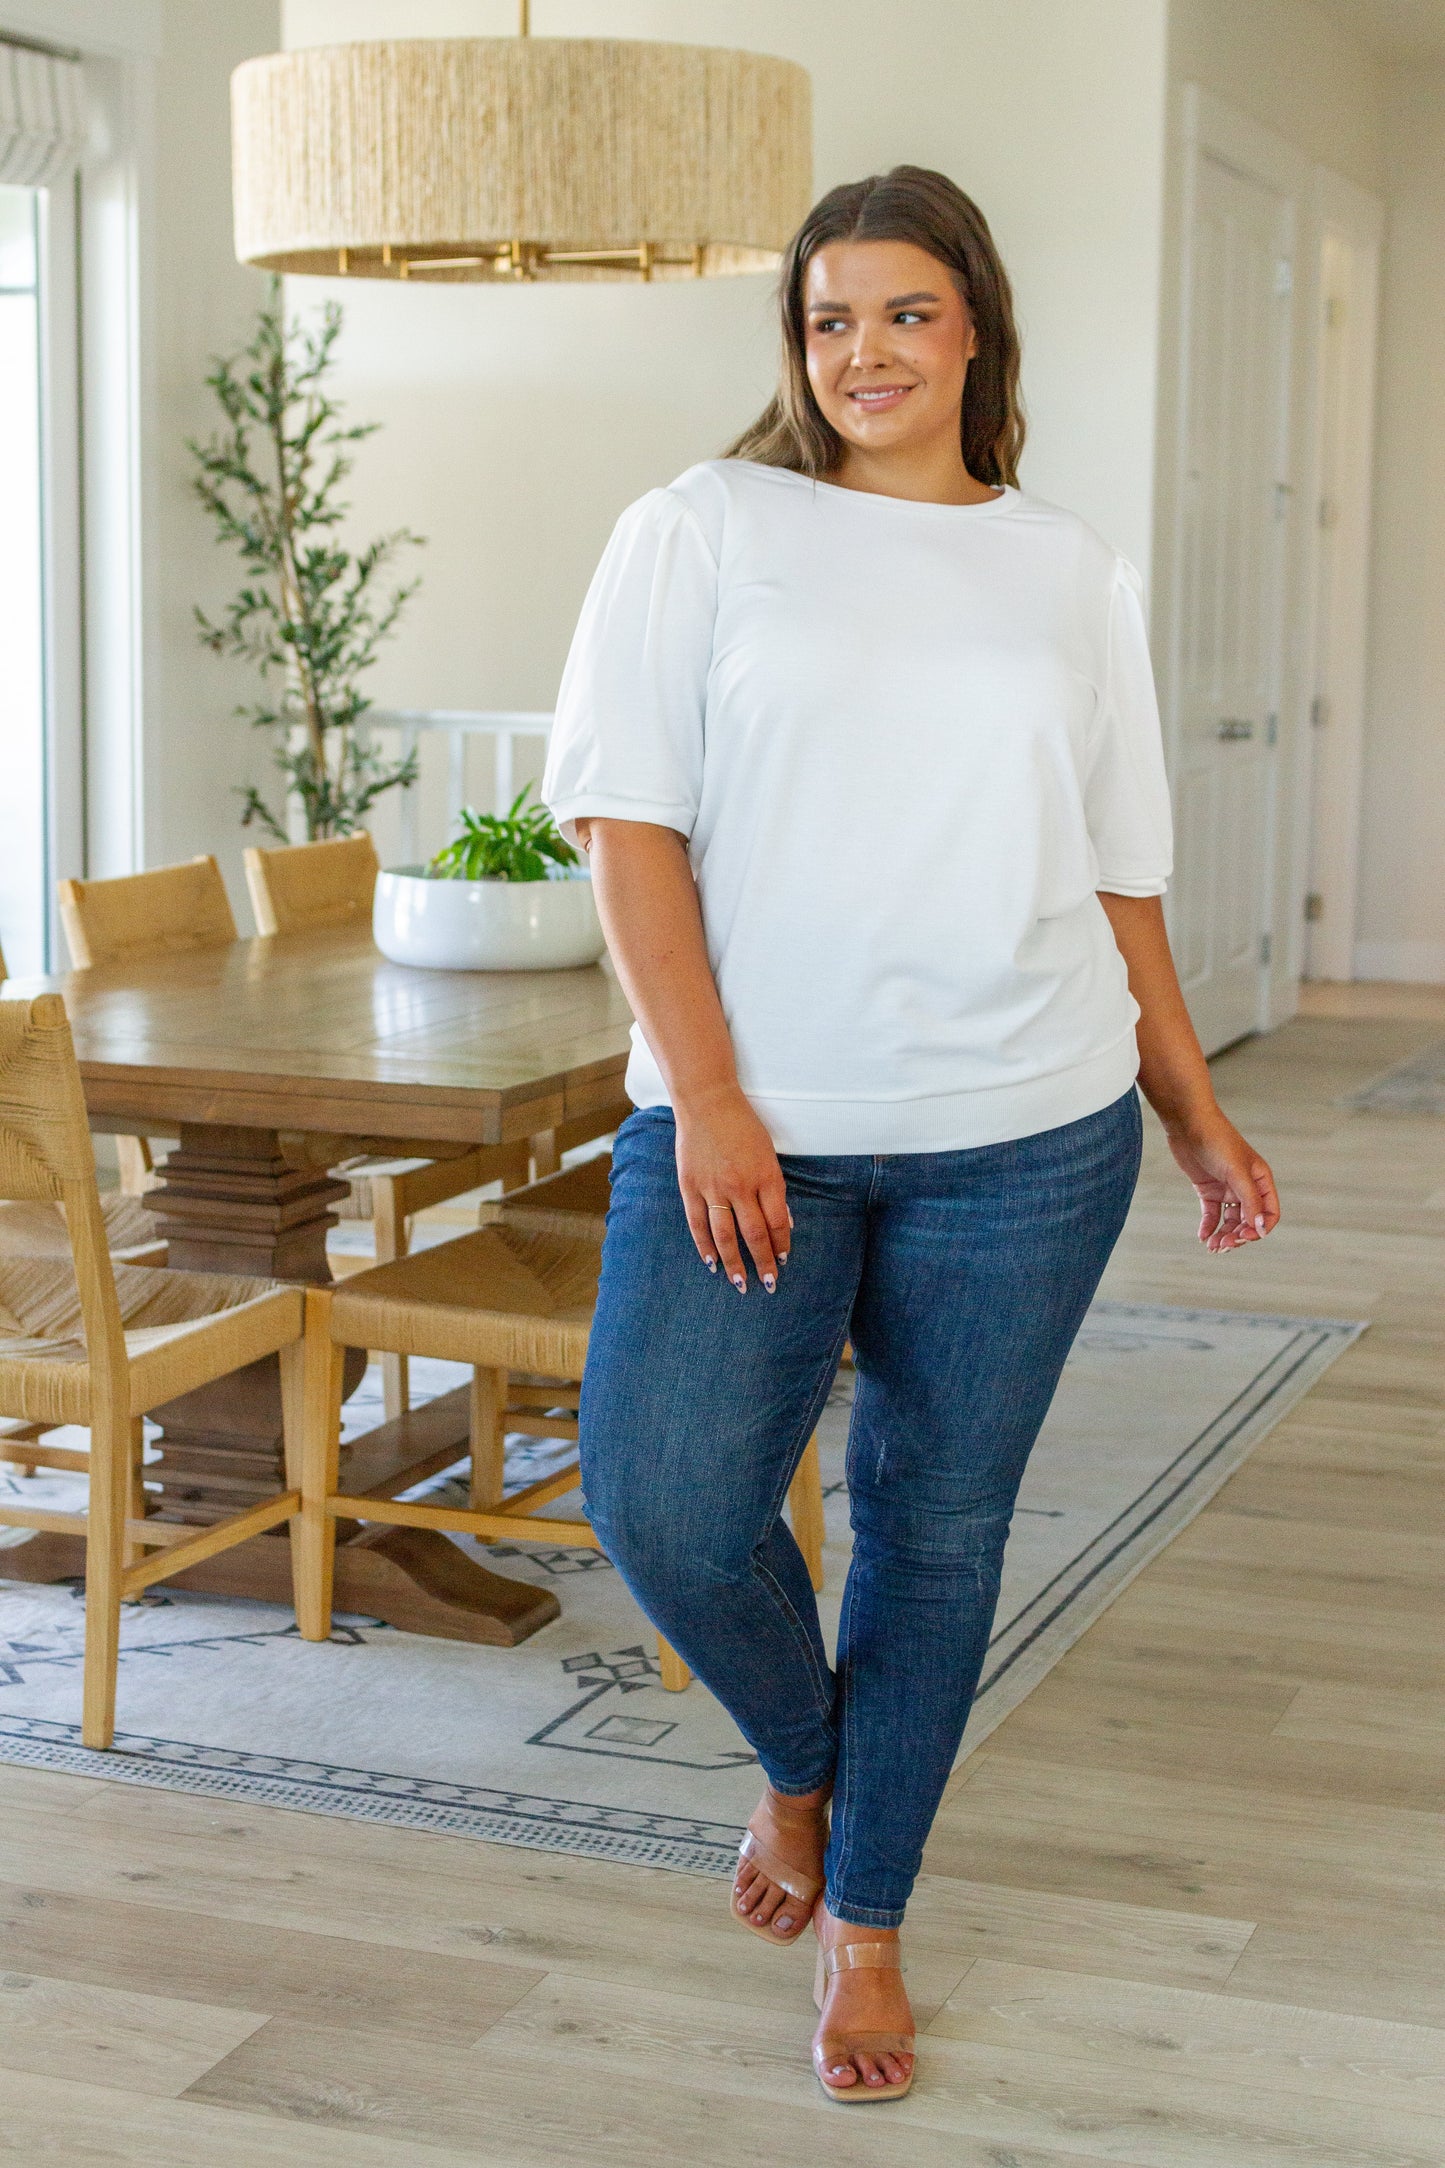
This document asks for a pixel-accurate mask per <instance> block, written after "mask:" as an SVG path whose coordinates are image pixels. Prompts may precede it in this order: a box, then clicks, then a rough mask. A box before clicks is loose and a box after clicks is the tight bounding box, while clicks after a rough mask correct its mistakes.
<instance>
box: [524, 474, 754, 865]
mask: <svg viewBox="0 0 1445 2168" xmlns="http://www.w3.org/2000/svg"><path fill="white" fill-rule="evenodd" d="M717 585H718V570H717V563H716V560H715V558H714V556H713V553H712V550H711V549H710V547H709V545H708V541H707V537H706V536H705V534H704V532H703V530H702V527H701V526H700V525H699V523H698V520H697V518H696V515H695V514H694V513H693V512H692V510H691V509H690V507H689V506H688V505H687V504H685V503H684V502H683V500H682V499H681V498H680V497H679V496H678V495H677V494H676V493H675V492H674V491H672V490H667V489H655V490H652V491H650V492H649V494H648V495H647V496H645V497H642V498H639V500H638V501H637V503H636V504H634V505H631V506H629V508H628V509H627V511H625V512H624V513H623V515H622V517H621V519H620V520H619V521H618V522H617V525H616V527H615V529H614V530H613V533H612V538H611V540H610V541H609V543H608V545H607V548H606V550H605V551H604V552H603V555H602V561H601V563H600V564H599V565H598V567H597V571H596V573H595V575H594V577H593V580H592V585H591V587H590V588H589V589H588V592H587V599H586V601H585V602H584V604H583V606H582V615H581V617H580V619H579V620H578V624H577V630H576V633H575V634H574V636H573V640H572V647H571V652H570V653H569V655H568V657H567V665H566V668H565V670H564V672H563V675H562V684H561V689H560V691H559V693H558V696H557V714H556V720H555V722H554V724H553V729H552V738H551V744H550V746H549V749H548V757H547V768H546V774H545V776H544V778H543V782H542V797H543V799H544V800H545V802H546V804H547V806H548V807H549V809H550V811H551V813H552V817H553V819H554V820H555V821H556V822H557V824H558V826H559V827H560V828H561V830H562V832H563V834H564V835H566V836H567V837H568V838H569V839H570V840H573V841H575V840H576V828H575V823H576V822H577V821H578V820H579V819H584V818H588V817H592V816H597V817H601V818H607V817H609V816H610V817H611V818H612V819H614V820H629V821H654V822H656V823H657V824H658V825H659V826H661V827H665V828H675V829H677V830H678V831H679V832H680V833H681V834H682V835H684V836H690V835H691V833H692V828H693V824H694V822H695V820H696V818H697V810H698V804H699V800H700V796H701V791H702V763H703V721H704V712H705V708H706V700H707V680H708V671H709V668H710V665H711V661H712V645H713V627H714V623H715V620H716V616H717Z"/></svg>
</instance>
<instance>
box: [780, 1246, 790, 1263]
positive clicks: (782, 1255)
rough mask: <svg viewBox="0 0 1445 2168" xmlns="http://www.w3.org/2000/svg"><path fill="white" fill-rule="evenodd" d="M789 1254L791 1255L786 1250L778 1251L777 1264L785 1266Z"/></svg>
mask: <svg viewBox="0 0 1445 2168" xmlns="http://www.w3.org/2000/svg"><path fill="white" fill-rule="evenodd" d="M790 1254H791V1252H790V1251H788V1250H780V1251H779V1252H778V1263H779V1264H780V1265H785V1264H786V1263H787V1262H788V1258H789V1256H790Z"/></svg>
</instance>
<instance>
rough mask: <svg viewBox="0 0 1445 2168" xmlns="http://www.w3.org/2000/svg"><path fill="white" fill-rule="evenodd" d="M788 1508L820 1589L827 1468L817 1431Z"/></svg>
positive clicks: (792, 1487)
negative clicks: (820, 1458) (820, 1455)
mask: <svg viewBox="0 0 1445 2168" xmlns="http://www.w3.org/2000/svg"><path fill="white" fill-rule="evenodd" d="M788 1512H789V1516H790V1518H791V1520H792V1523H793V1539H794V1541H795V1542H796V1544H797V1546H798V1549H799V1550H800V1551H801V1552H802V1554H803V1560H804V1563H805V1564H806V1566H807V1568H808V1579H809V1580H810V1581H811V1582H812V1584H813V1588H814V1590H815V1592H816V1591H817V1590H818V1589H820V1588H821V1587H822V1586H823V1471H822V1469H821V1468H820V1467H819V1465H818V1435H817V1432H816V1431H815V1432H814V1433H813V1435H812V1437H811V1438H810V1439H809V1440H808V1442H807V1444H806V1445H805V1446H804V1448H803V1457H802V1459H801V1460H800V1461H799V1462H798V1467H797V1472H796V1474H795V1475H794V1477H793V1480H792V1482H791V1483H790V1484H789V1486H788Z"/></svg>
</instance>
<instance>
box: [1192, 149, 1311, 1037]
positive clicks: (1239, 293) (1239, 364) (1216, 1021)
mask: <svg viewBox="0 0 1445 2168" xmlns="http://www.w3.org/2000/svg"><path fill="white" fill-rule="evenodd" d="M1194 182H1195V185H1194V189H1193V206H1192V213H1191V216H1190V220H1189V226H1190V230H1189V232H1188V234H1187V236H1186V243H1187V266H1188V269H1187V276H1186V289H1185V310H1186V314H1185V339H1184V364H1185V365H1184V384H1183V393H1184V410H1183V415H1182V429H1183V445H1184V461H1183V470H1184V471H1183V475H1182V478H1181V479H1182V494H1181V503H1180V510H1179V517H1180V537H1179V540H1180V553H1179V570H1178V579H1179V590H1178V644H1177V650H1176V653H1177V665H1176V669H1177V682H1176V715H1177V737H1176V743H1175V809H1176V820H1177V830H1178V840H1177V861H1176V872H1175V880H1174V890H1173V899H1174V900H1173V910H1172V933H1173V940H1174V947H1175V954H1176V957H1177V960H1178V964H1179V973H1180V978H1181V980H1182V982H1183V985H1184V990H1185V993H1186V995H1187V997H1188V1001H1189V1006H1190V1010H1191V1013H1192V1014H1193V1017H1194V1021H1195V1025H1196V1027H1197V1029H1198V1031H1199V1035H1200V1038H1201V1039H1202V1040H1203V1042H1204V1046H1205V1050H1206V1052H1213V1051H1214V1050H1215V1049H1216V1048H1218V1047H1221V1046H1225V1045H1228V1043H1229V1042H1230V1041H1231V1040H1233V1039H1238V1038H1241V1037H1243V1036H1244V1035H1245V1034H1246V1033H1248V1032H1251V1031H1255V1030H1257V1029H1258V1028H1259V1027H1260V1025H1261V1023H1262V1022H1263V1021H1264V1012H1265V1002H1266V998H1267V976H1266V974H1267V966H1268V962H1269V938H1268V925H1269V912H1270V896H1271V880H1272V857H1273V844H1274V825H1275V824H1274V789H1275V779H1274V769H1275V761H1274V748H1275V744H1276V740H1277V737H1278V728H1279V708H1280V686H1281V674H1282V661H1283V648H1284V638H1283V635H1284V612H1285V542H1286V535H1287V531H1288V514H1289V509H1290V494H1291V492H1290V486H1289V471H1290V470H1289V443H1290V428H1289V388H1290V387H1289V379H1290V323H1291V315H1292V304H1291V300H1290V296H1291V294H1292V292H1293V280H1294V272H1293V235H1294V203H1293V200H1292V199H1291V197H1290V196H1289V195H1287V194H1285V193H1282V192H1281V191H1280V190H1278V189H1277V188H1276V187H1274V186H1272V185H1271V184H1270V183H1269V182H1268V181H1267V180H1266V179H1264V178H1261V177H1259V176H1257V175H1255V174H1252V173H1249V172H1246V171H1242V170H1240V169H1238V168H1237V167H1236V166H1234V165H1232V164H1231V163H1229V162H1227V161H1226V160H1225V159H1223V158H1222V157H1219V156H1217V155H1215V154H1214V153H1213V152H1212V151H1210V150H1209V149H1208V148H1206V147H1204V146H1203V145H1201V146H1200V148H1199V151H1198V156H1197V162H1196V167H1195V176H1194Z"/></svg>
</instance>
